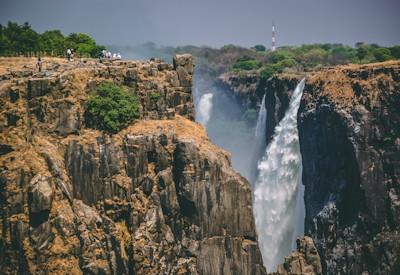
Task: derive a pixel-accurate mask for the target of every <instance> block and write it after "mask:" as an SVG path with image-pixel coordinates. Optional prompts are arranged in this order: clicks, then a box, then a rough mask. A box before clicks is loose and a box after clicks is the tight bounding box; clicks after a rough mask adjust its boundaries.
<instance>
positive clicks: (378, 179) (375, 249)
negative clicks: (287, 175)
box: [298, 62, 400, 274]
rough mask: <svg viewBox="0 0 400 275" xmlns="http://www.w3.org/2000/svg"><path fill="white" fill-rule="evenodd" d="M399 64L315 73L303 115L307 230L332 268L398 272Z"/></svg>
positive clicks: (307, 89) (351, 271) (329, 270)
mask: <svg viewBox="0 0 400 275" xmlns="http://www.w3.org/2000/svg"><path fill="white" fill-rule="evenodd" d="M399 106H400V63H399V62H386V63H378V64H369V65H363V66H355V65H350V66H341V67H337V68H333V69H326V70H322V71H320V72H316V73H314V74H311V75H310V76H309V77H308V79H307V82H306V86H305V89H304V95H303V98H302V102H301V106H300V109H299V116H298V127H299V136H300V147H301V153H302V160H303V184H304V185H305V206H306V221H305V228H306V233H308V234H310V235H311V236H312V238H313V239H314V241H315V243H316V247H317V249H318V251H319V252H320V255H321V259H322V264H323V268H324V272H326V273H328V274H361V273H362V272H368V273H369V274H397V273H399V272H400V235H399V229H400V216H399V213H400V212H399V207H400V204H399V199H398V198H399V194H400V170H399V167H400V146H399V144H400V131H399V130H400V109H399Z"/></svg>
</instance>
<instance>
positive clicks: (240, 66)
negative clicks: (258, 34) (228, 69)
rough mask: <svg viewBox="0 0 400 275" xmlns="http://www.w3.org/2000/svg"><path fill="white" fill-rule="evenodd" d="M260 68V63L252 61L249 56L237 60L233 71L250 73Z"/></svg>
mask: <svg viewBox="0 0 400 275" xmlns="http://www.w3.org/2000/svg"><path fill="white" fill-rule="evenodd" d="M260 66H261V62H260V61H258V60H254V59H251V58H250V57H248V56H244V57H241V58H239V59H238V60H236V62H235V63H234V64H233V69H236V70H246V71H248V70H255V69H258V68H260Z"/></svg>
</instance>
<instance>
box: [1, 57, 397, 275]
mask: <svg viewBox="0 0 400 275" xmlns="http://www.w3.org/2000/svg"><path fill="white" fill-rule="evenodd" d="M45 62H46V72H43V73H38V72H36V71H35V68H34V60H33V59H19V58H9V59H6V58H5V59H1V61H0V67H1V70H0V79H1V85H0V101H1V106H3V107H2V112H1V116H0V129H1V133H0V160H1V162H0V165H1V166H0V169H1V173H0V196H1V197H0V204H1V205H0V217H1V224H0V232H1V238H0V256H1V257H0V258H1V261H0V268H1V270H2V271H3V272H4V273H6V274H9V273H21V274H46V273H47V274H82V273H83V274H165V273H167V274H267V271H268V272H273V273H274V274H362V273H363V272H368V273H370V274H396V273H398V272H399V266H400V256H399V255H400V236H399V233H398V232H399V229H400V228H399V226H400V219H399V217H400V199H399V194H400V185H399V170H398V167H400V166H399V164H400V159H399V158H400V135H399V129H400V128H399V127H400V115H399V108H398V106H400V92H399V91H400V62H398V61H389V62H384V63H374V64H367V65H343V66H336V67H332V68H322V69H319V70H315V71H311V72H307V73H282V74H277V75H274V76H272V77H270V78H269V79H267V80H263V79H260V78H259V77H258V76H257V75H255V74H252V73H251V72H249V73H248V74H239V73H236V72H231V73H228V74H225V75H222V76H218V78H214V80H213V82H212V83H211V84H209V85H208V86H204V83H205V82H206V81H205V79H204V76H203V75H202V73H204V71H201V70H199V68H196V67H195V66H194V63H195V62H194V60H193V58H192V56H191V55H187V54H184V55H177V56H175V57H174V59H173V64H168V63H166V62H163V61H161V60H158V59H152V60H150V61H114V62H103V63H99V62H97V61H96V60H92V59H88V60H85V61H84V62H82V61H79V60H77V61H74V62H70V63H69V62H66V61H65V60H62V59H56V58H48V59H45ZM304 75H306V80H302V78H303V77H304ZM193 78H194V83H193ZM202 78H203V79H202ZM104 81H109V82H113V83H114V84H116V85H120V86H123V87H126V88H127V89H128V88H129V89H132V91H133V93H134V94H135V95H136V96H137V97H138V103H139V117H138V118H136V119H135V120H134V121H132V122H130V123H128V124H127V125H124V127H123V128H121V129H120V130H119V131H117V132H116V133H112V134H110V133H108V132H106V131H104V130H102V129H99V128H98V126H97V125H96V121H92V120H91V119H90V117H88V116H87V114H86V113H85V108H86V107H85V106H86V105H85V104H86V102H87V99H88V97H89V95H90V94H91V93H92V91H93V90H95V89H96V88H97V87H98V86H99V85H100V84H101V83H103V82H104ZM192 91H193V94H192ZM253 110H257V111H256V112H255V113H254V111H253ZM195 118H196V120H197V121H198V122H200V123H201V124H203V125H205V128H206V130H207V132H206V131H205V128H204V127H202V126H201V125H200V124H198V123H196V122H195V121H194V120H195ZM208 135H209V136H210V138H208ZM211 141H212V142H214V143H216V144H217V145H219V146H221V147H222V148H224V149H225V150H226V151H225V150H222V149H220V148H219V147H217V146H216V145H214V144H213V143H212V142H211ZM231 162H232V163H231ZM231 164H232V165H233V168H234V169H235V170H237V171H239V172H240V173H238V172H236V171H235V170H234V169H233V168H232V167H231ZM303 186H304V190H303V189H302V187H303ZM303 192H304V194H303ZM302 205H304V207H305V212H304V213H302ZM303 230H304V231H303ZM303 234H304V235H303ZM298 235H300V236H299V238H297V236H298ZM296 238H297V239H296ZM294 239H296V240H294ZM292 249H294V250H293V251H291V250H292Z"/></svg>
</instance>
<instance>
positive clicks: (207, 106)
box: [196, 93, 214, 126]
mask: <svg viewBox="0 0 400 275" xmlns="http://www.w3.org/2000/svg"><path fill="white" fill-rule="evenodd" d="M213 96H214V95H213V94H212V93H207V94H204V95H202V96H201V97H200V100H199V102H198V104H197V105H198V106H197V110H196V111H197V117H196V121H198V122H200V123H201V124H203V125H204V126H206V125H207V122H208V121H209V120H210V117H211V111H212V106H213V103H212V98H213Z"/></svg>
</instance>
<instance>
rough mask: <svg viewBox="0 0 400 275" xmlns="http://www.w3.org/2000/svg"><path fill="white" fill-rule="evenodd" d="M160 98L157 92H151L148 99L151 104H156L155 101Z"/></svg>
mask: <svg viewBox="0 0 400 275" xmlns="http://www.w3.org/2000/svg"><path fill="white" fill-rule="evenodd" d="M160 97H161V95H160V94H159V93H157V92H151V93H150V94H149V98H150V101H151V102H157V100H158V99H159V98H160Z"/></svg>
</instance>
